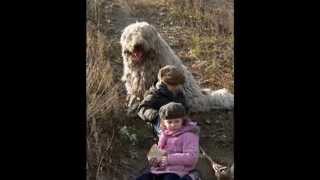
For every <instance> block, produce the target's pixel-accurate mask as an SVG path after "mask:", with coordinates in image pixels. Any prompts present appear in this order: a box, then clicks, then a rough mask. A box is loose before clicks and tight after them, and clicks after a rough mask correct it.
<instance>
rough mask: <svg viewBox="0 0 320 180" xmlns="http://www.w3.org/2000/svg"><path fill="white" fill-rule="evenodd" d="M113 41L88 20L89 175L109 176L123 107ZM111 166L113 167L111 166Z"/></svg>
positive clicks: (94, 176)
mask: <svg viewBox="0 0 320 180" xmlns="http://www.w3.org/2000/svg"><path fill="white" fill-rule="evenodd" d="M110 47H111V46H110V44H109V43H108V41H107V40H106V38H105V36H104V35H103V34H102V33H101V32H99V31H98V29H97V26H96V25H95V24H94V23H92V22H90V21H88V22H87V57H86V65H87V67H86V78H87V168H88V170H87V172H88V173H87V174H88V177H87V179H101V178H102V177H106V176H105V173H106V169H108V166H111V164H112V159H113V157H112V154H113V153H112V151H113V149H114V148H115V143H116V139H115V138H114V137H115V136H117V128H118V127H117V123H116V122H117V121H118V120H119V115H118V114H119V113H120V112H121V110H122V107H121V105H122V103H121V101H122V100H121V97H120V95H119V92H120V91H119V89H120V85H119V84H118V83H116V82H115V81H114V78H113V73H112V72H113V71H112V67H111V66H110V63H109V62H110V61H109V57H110V53H111V52H110ZM109 169H110V168H109Z"/></svg>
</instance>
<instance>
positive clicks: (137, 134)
mask: <svg viewBox="0 0 320 180" xmlns="http://www.w3.org/2000/svg"><path fill="white" fill-rule="evenodd" d="M217 2H218V1H217ZM104 3H105V4H104V5H103V6H104V7H105V8H104V11H105V12H104V13H102V14H103V16H104V17H102V18H101V20H103V22H98V23H97V24H98V26H99V23H101V24H105V23H106V24H107V25H101V27H100V28H99V29H100V31H101V32H102V33H103V34H104V35H105V36H106V38H107V39H108V41H110V42H111V48H112V49H113V51H114V52H113V54H116V55H114V57H113V58H112V61H110V64H111V66H112V70H113V71H114V72H113V74H114V78H115V79H116V80H119V79H120V77H121V74H122V58H121V50H120V44H119V40H120V36H121V30H122V29H124V27H126V26H127V25H128V24H130V23H134V22H136V21H142V20H143V21H147V22H149V23H151V24H153V25H154V26H155V27H156V28H157V29H158V31H159V32H160V34H161V35H163V36H164V38H165V39H166V40H167V41H168V42H169V44H170V45H171V46H172V48H173V50H175V51H176V52H178V51H181V48H183V47H181V46H179V42H175V39H176V38H170V37H172V36H175V32H176V31H177V29H174V28H177V27H175V26H174V25H170V23H169V24H167V22H164V20H163V19H162V16H163V13H165V11H166V10H165V9H162V8H160V9H157V10H156V9H150V8H149V9H144V10H143V11H141V9H140V10H139V9H134V8H133V7H132V6H130V5H129V4H128V3H127V1H124V0H123V1H121V0H109V1H104ZM141 8H143V7H141ZM88 20H90V17H88ZM186 65H187V66H190V64H188V63H186ZM190 117H191V118H192V119H193V120H194V121H196V122H198V124H199V126H200V128H201V135H200V145H201V146H202V147H203V149H204V150H205V151H206V153H207V154H208V155H209V156H211V157H212V158H213V159H214V160H216V161H217V162H220V163H222V164H225V165H231V163H232V162H233V111H225V110H217V111H213V112H210V113H202V114H193V115H190ZM124 119H125V120H124V121H122V125H121V126H122V127H123V128H122V130H123V139H121V141H122V143H121V145H120V146H119V147H118V148H119V149H118V150H117V153H118V154H117V156H119V157H120V158H119V159H120V162H118V164H119V167H117V169H113V171H112V172H113V173H112V174H105V176H104V177H102V178H99V179H108V180H110V179H115V180H121V179H123V180H127V179H133V178H134V177H136V176H138V175H139V174H140V173H141V172H142V170H143V169H144V168H145V166H146V162H147V160H146V153H147V151H148V149H149V148H150V147H151V145H152V143H154V141H153V136H152V129H151V127H150V126H148V125H147V124H145V123H144V122H143V121H142V120H140V119H139V118H138V117H131V118H128V117H126V118H124ZM110 168H112V167H110ZM197 168H198V169H199V170H200V172H201V174H202V176H203V179H205V180H214V179H216V178H215V176H214V173H213V170H212V168H211V166H210V164H209V162H208V160H207V159H205V158H204V157H203V156H201V157H200V161H199V163H198V167H197Z"/></svg>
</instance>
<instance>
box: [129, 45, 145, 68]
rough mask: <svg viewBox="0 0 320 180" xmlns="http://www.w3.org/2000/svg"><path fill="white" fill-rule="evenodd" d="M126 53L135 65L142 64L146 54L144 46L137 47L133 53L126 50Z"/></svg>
mask: <svg viewBox="0 0 320 180" xmlns="http://www.w3.org/2000/svg"><path fill="white" fill-rule="evenodd" d="M125 53H126V54H127V55H129V56H130V58H131V60H132V62H133V63H134V64H140V63H142V62H143V59H144V57H145V54H146V53H145V51H144V48H143V46H142V45H135V46H134V48H133V51H132V52H130V51H128V50H126V51H125Z"/></svg>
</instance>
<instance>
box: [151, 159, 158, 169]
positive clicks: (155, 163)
mask: <svg viewBox="0 0 320 180" xmlns="http://www.w3.org/2000/svg"><path fill="white" fill-rule="evenodd" d="M149 164H150V165H151V166H153V167H157V166H158V165H159V161H158V160H157V158H152V159H150V160H149Z"/></svg>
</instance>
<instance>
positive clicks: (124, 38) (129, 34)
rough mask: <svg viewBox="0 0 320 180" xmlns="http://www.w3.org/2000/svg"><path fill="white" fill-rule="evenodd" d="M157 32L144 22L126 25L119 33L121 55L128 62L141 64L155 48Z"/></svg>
mask: <svg viewBox="0 0 320 180" xmlns="http://www.w3.org/2000/svg"><path fill="white" fill-rule="evenodd" d="M157 40H158V33H157V32H156V30H155V28H154V27H153V26H151V25H150V24H148V23H146V22H139V23H134V24H131V25H129V26H127V27H126V28H125V29H124V30H123V33H122V35H121V39H120V43H121V47H122V56H123V57H124V59H125V60H126V61H127V63H128V64H132V65H134V66H136V65H141V64H143V63H144V62H145V61H146V60H147V59H150V58H148V56H149V55H150V54H152V52H154V51H155V49H156V47H155V46H156V44H157Z"/></svg>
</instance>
